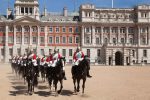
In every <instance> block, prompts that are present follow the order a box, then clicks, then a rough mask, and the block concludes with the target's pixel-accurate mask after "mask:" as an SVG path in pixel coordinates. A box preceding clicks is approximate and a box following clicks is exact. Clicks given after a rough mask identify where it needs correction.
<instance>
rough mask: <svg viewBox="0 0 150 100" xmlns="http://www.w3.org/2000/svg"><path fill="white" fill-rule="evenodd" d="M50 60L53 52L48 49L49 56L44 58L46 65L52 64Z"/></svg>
mask: <svg viewBox="0 0 150 100" xmlns="http://www.w3.org/2000/svg"><path fill="white" fill-rule="evenodd" d="M52 61H53V54H52V53H51V51H49V56H48V57H47V59H46V62H47V64H48V67H50V66H52Z"/></svg>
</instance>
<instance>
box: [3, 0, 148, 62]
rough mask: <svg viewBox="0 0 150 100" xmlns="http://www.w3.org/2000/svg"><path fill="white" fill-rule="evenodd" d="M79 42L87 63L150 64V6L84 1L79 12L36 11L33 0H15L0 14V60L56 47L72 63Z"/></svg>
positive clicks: (40, 53)
mask: <svg viewBox="0 0 150 100" xmlns="http://www.w3.org/2000/svg"><path fill="white" fill-rule="evenodd" d="M79 44H80V45H81V48H82V50H83V51H84V53H85V54H87V55H88V56H90V59H91V63H93V64H100V65H134V64H149V63H150V5H138V6H136V7H134V8H97V7H95V6H94V5H92V4H83V5H81V6H80V8H79V13H75V12H68V10H67V8H66V7H65V8H64V9H63V12H62V13H54V12H53V13H52V12H51V13H49V12H47V10H46V8H45V9H44V12H43V13H42V14H40V12H39V3H38V0H15V4H14V11H12V10H11V9H10V8H8V9H7V15H6V16H3V15H1V16H0V62H8V61H9V60H10V59H11V57H12V56H13V55H23V54H24V53H25V52H27V51H28V49H29V48H32V49H33V50H34V51H36V52H37V54H38V55H44V54H46V55H48V52H49V51H50V50H53V49H54V48H55V47H57V49H59V52H60V53H62V55H63V56H65V57H66V58H67V62H72V58H73V53H74V51H75V50H76V47H77V45H79Z"/></svg>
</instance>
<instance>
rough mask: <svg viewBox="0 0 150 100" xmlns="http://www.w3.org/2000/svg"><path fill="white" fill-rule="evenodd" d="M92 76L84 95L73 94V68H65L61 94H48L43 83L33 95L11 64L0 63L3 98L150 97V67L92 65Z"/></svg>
mask: <svg viewBox="0 0 150 100" xmlns="http://www.w3.org/2000/svg"><path fill="white" fill-rule="evenodd" d="M91 69H92V70H91V74H92V75H93V78H92V79H88V80H87V82H86V88H85V94H84V95H82V94H81V93H79V94H78V95H75V94H74V93H73V83H72V79H71V73H70V70H71V69H70V67H69V66H68V67H67V68H66V74H67V78H68V80H67V81H64V88H63V91H62V94H61V95H59V96H58V97H55V93H49V89H48V84H47V83H42V82H41V79H39V81H40V84H39V86H38V87H37V88H36V89H35V94H34V95H32V96H29V95H26V90H27V87H26V85H24V83H23V80H19V79H18V78H17V77H15V75H14V74H12V73H11V68H10V66H9V65H3V64H1V65H0V100H84V99H86V100H150V67H102V66H92V68H91Z"/></svg>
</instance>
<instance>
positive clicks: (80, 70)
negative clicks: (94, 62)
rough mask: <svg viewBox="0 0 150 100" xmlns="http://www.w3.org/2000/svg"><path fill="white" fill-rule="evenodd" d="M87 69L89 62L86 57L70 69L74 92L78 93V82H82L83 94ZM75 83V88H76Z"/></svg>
mask: <svg viewBox="0 0 150 100" xmlns="http://www.w3.org/2000/svg"><path fill="white" fill-rule="evenodd" d="M88 68H90V60H89V59H88V57H87V56H85V57H84V59H83V60H82V61H81V62H80V63H79V65H78V66H73V67H72V78H73V83H74V92H75V93H76V92H79V91H80V80H81V79H82V80H83V84H82V93H83V94H84V88H85V82H86V78H87V72H88ZM76 82H77V87H76Z"/></svg>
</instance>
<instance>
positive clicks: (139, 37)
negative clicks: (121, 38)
mask: <svg viewBox="0 0 150 100" xmlns="http://www.w3.org/2000/svg"><path fill="white" fill-rule="evenodd" d="M140 35H141V28H140V27H138V39H137V40H138V46H140V44H141V36H140Z"/></svg>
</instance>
